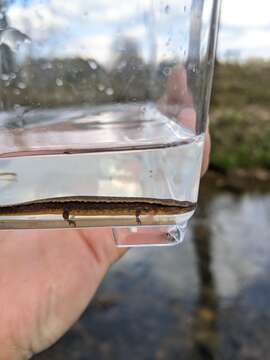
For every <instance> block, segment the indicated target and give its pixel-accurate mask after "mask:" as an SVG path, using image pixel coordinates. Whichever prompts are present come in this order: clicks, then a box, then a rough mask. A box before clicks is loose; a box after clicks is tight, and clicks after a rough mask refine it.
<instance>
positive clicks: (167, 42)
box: [166, 38, 172, 46]
mask: <svg viewBox="0 0 270 360" xmlns="http://www.w3.org/2000/svg"><path fill="white" fill-rule="evenodd" d="M171 41H172V40H171V38H169V39H168V40H167V41H166V46H169V45H170V44H171Z"/></svg>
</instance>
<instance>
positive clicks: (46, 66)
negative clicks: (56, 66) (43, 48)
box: [41, 62, 52, 70]
mask: <svg viewBox="0 0 270 360" xmlns="http://www.w3.org/2000/svg"><path fill="white" fill-rule="evenodd" d="M41 68H42V69H43V70H48V69H52V64H51V63H50V62H47V63H45V64H42V65H41Z"/></svg>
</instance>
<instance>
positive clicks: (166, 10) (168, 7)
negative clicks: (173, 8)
mask: <svg viewBox="0 0 270 360" xmlns="http://www.w3.org/2000/svg"><path fill="white" fill-rule="evenodd" d="M164 11H165V13H166V14H169V12H170V6H169V5H166V6H165V9H164Z"/></svg>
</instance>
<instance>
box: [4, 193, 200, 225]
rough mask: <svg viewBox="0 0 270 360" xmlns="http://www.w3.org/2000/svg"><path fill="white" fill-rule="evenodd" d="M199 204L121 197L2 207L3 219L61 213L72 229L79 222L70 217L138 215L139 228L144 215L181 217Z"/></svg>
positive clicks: (82, 197) (136, 216)
mask: <svg viewBox="0 0 270 360" xmlns="http://www.w3.org/2000/svg"><path fill="white" fill-rule="evenodd" d="M195 206H196V205H195V204H194V203H191V202H187V201H177V200H170V199H151V198H135V197H134V198H120V197H93V196H91V197H90V196H78V197H61V198H51V199H44V200H37V201H32V202H25V203H21V204H14V205H5V206H1V204H0V217H1V216H16V215H17V216H18V215H45V214H61V215H62V216H63V218H64V220H66V221H67V222H68V224H69V225H70V226H73V227H75V226H76V223H75V221H73V220H71V219H70V216H121V215H131V216H132V215H134V216H135V220H136V223H137V225H141V224H142V221H141V216H142V215H177V214H183V213H186V212H189V211H193V210H194V209H195Z"/></svg>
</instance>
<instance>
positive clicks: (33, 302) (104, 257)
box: [0, 229, 123, 360]
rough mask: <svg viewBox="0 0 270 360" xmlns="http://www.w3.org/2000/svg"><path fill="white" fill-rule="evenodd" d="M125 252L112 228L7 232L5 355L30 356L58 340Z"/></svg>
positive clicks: (0, 247)
mask: <svg viewBox="0 0 270 360" xmlns="http://www.w3.org/2000/svg"><path fill="white" fill-rule="evenodd" d="M122 253H123V251H122V250H119V249H117V248H116V247H115V245H114V243H113V240H112V238H111V232H110V230H109V229H108V230H104V229H99V230H95V229H94V230H68V231H66V230H59V231H50V230H49V231H24V232H19V231H6V232H4V233H2V234H1V240H0V294H1V295H0V309H1V310H0V311H1V329H0V343H1V358H3V359H8V360H9V359H21V358H24V357H25V358H29V357H30V356H31V355H32V354H33V353H37V352H40V351H42V350H43V349H46V348H47V347H49V346H50V345H52V344H53V343H54V342H55V341H56V340H57V339H58V338H59V337H61V336H62V335H63V334H64V333H65V331H67V329H68V328H69V327H70V326H71V325H72V324H73V323H74V322H75V321H76V320H77V319H78V317H79V316H80V314H81V313H82V311H83V310H84V309H85V308H86V306H87V304H88V303H89V301H90V300H91V298H92V297H93V295H94V293H95V291H96V289H97V287H98V285H99V283H100V282H101V280H102V278H103V276H104V274H105V273H106V271H107V269H108V267H109V266H110V264H111V263H113V262H114V261H115V260H116V259H117V258H118V257H119V256H120V255H121V254H122ZM7 342H8V343H7Z"/></svg>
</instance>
